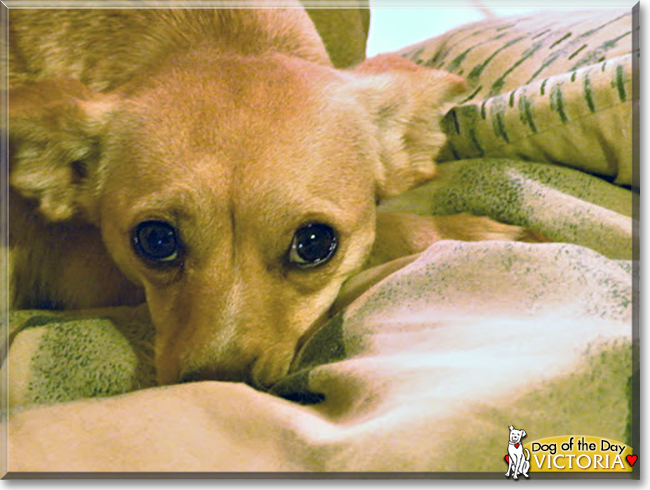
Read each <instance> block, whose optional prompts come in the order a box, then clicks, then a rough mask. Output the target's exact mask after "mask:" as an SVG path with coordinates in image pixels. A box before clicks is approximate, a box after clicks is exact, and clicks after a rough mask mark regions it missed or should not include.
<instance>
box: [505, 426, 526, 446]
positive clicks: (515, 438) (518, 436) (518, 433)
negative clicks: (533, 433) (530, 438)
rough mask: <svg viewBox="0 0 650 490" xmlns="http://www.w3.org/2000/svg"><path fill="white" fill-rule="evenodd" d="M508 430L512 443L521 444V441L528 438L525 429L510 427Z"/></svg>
mask: <svg viewBox="0 0 650 490" xmlns="http://www.w3.org/2000/svg"><path fill="white" fill-rule="evenodd" d="M508 429H510V442H514V443H517V442H521V440H522V439H523V438H524V437H526V431H525V430H523V429H522V430H517V429H515V428H514V427H513V426H512V425H509V426H508Z"/></svg>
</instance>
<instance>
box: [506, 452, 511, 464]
mask: <svg viewBox="0 0 650 490" xmlns="http://www.w3.org/2000/svg"><path fill="white" fill-rule="evenodd" d="M506 463H508V464H510V456H508V455H507V454H506Z"/></svg>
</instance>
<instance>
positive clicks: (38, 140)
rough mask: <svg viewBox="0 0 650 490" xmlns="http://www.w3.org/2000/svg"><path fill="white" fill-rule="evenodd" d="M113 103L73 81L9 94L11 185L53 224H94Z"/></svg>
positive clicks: (52, 82)
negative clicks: (103, 140)
mask: <svg viewBox="0 0 650 490" xmlns="http://www.w3.org/2000/svg"><path fill="white" fill-rule="evenodd" d="M112 106H113V102H112V101H111V100H110V98H109V97H107V96H104V95H102V94H99V93H97V92H94V91H92V90H90V89H89V88H87V87H86V86H85V85H84V84H83V83H81V82H79V81H78V80H73V79H57V80H48V81H41V82H36V83H33V84H30V85H26V86H23V87H20V88H17V89H12V90H10V91H9V127H8V128H4V127H3V131H6V130H7V129H8V131H9V142H10V156H9V161H10V167H9V183H10V185H11V187H12V188H14V189H15V190H17V191H18V192H19V193H20V194H22V195H23V196H24V197H26V198H27V199H32V200H34V201H35V202H36V203H37V204H38V209H39V211H40V212H41V214H42V215H43V216H44V217H45V218H46V219H48V220H49V221H65V220H67V219H69V218H71V217H72V216H74V215H75V214H81V215H82V216H84V217H85V218H86V219H87V220H88V221H92V218H91V216H92V214H93V211H92V207H93V202H94V201H93V198H94V180H95V179H94V178H95V172H96V169H97V164H98V159H99V154H98V153H99V147H100V137H101V134H102V130H103V128H104V126H105V123H106V121H107V119H108V117H109V113H110V111H111V108H112Z"/></svg>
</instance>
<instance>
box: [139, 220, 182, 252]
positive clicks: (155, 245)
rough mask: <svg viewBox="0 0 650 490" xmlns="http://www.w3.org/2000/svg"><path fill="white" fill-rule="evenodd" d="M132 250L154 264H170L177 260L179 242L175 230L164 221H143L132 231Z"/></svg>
mask: <svg viewBox="0 0 650 490" xmlns="http://www.w3.org/2000/svg"><path fill="white" fill-rule="evenodd" d="M133 248H134V249H135V251H136V252H137V253H138V254H139V255H141V256H142V257H144V258H146V259H149V260H153V261H154V262H171V261H173V260H176V259H177V258H178V254H179V250H180V242H179V240H178V237H177V236H176V230H175V229H174V227H173V226H171V225H170V224H169V223H165V222H164V221H143V222H142V223H140V224H139V225H138V226H136V227H135V230H134V231H133Z"/></svg>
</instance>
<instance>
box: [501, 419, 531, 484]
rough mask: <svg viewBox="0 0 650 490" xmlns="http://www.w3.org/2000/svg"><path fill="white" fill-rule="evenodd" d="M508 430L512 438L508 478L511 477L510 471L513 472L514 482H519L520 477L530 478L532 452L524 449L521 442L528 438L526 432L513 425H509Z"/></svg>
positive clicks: (509, 440)
mask: <svg viewBox="0 0 650 490" xmlns="http://www.w3.org/2000/svg"><path fill="white" fill-rule="evenodd" d="M508 429H510V437H509V439H508V471H507V472H506V476H507V477H510V471H511V470H512V479H513V480H517V479H518V478H519V475H524V476H525V477H526V478H529V476H528V471H529V470H530V451H529V450H528V449H524V446H523V444H522V443H521V440H522V439H523V438H524V437H526V431H525V430H517V429H515V428H514V427H513V426H512V425H509V426H508ZM524 451H526V454H527V456H526V457H524Z"/></svg>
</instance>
